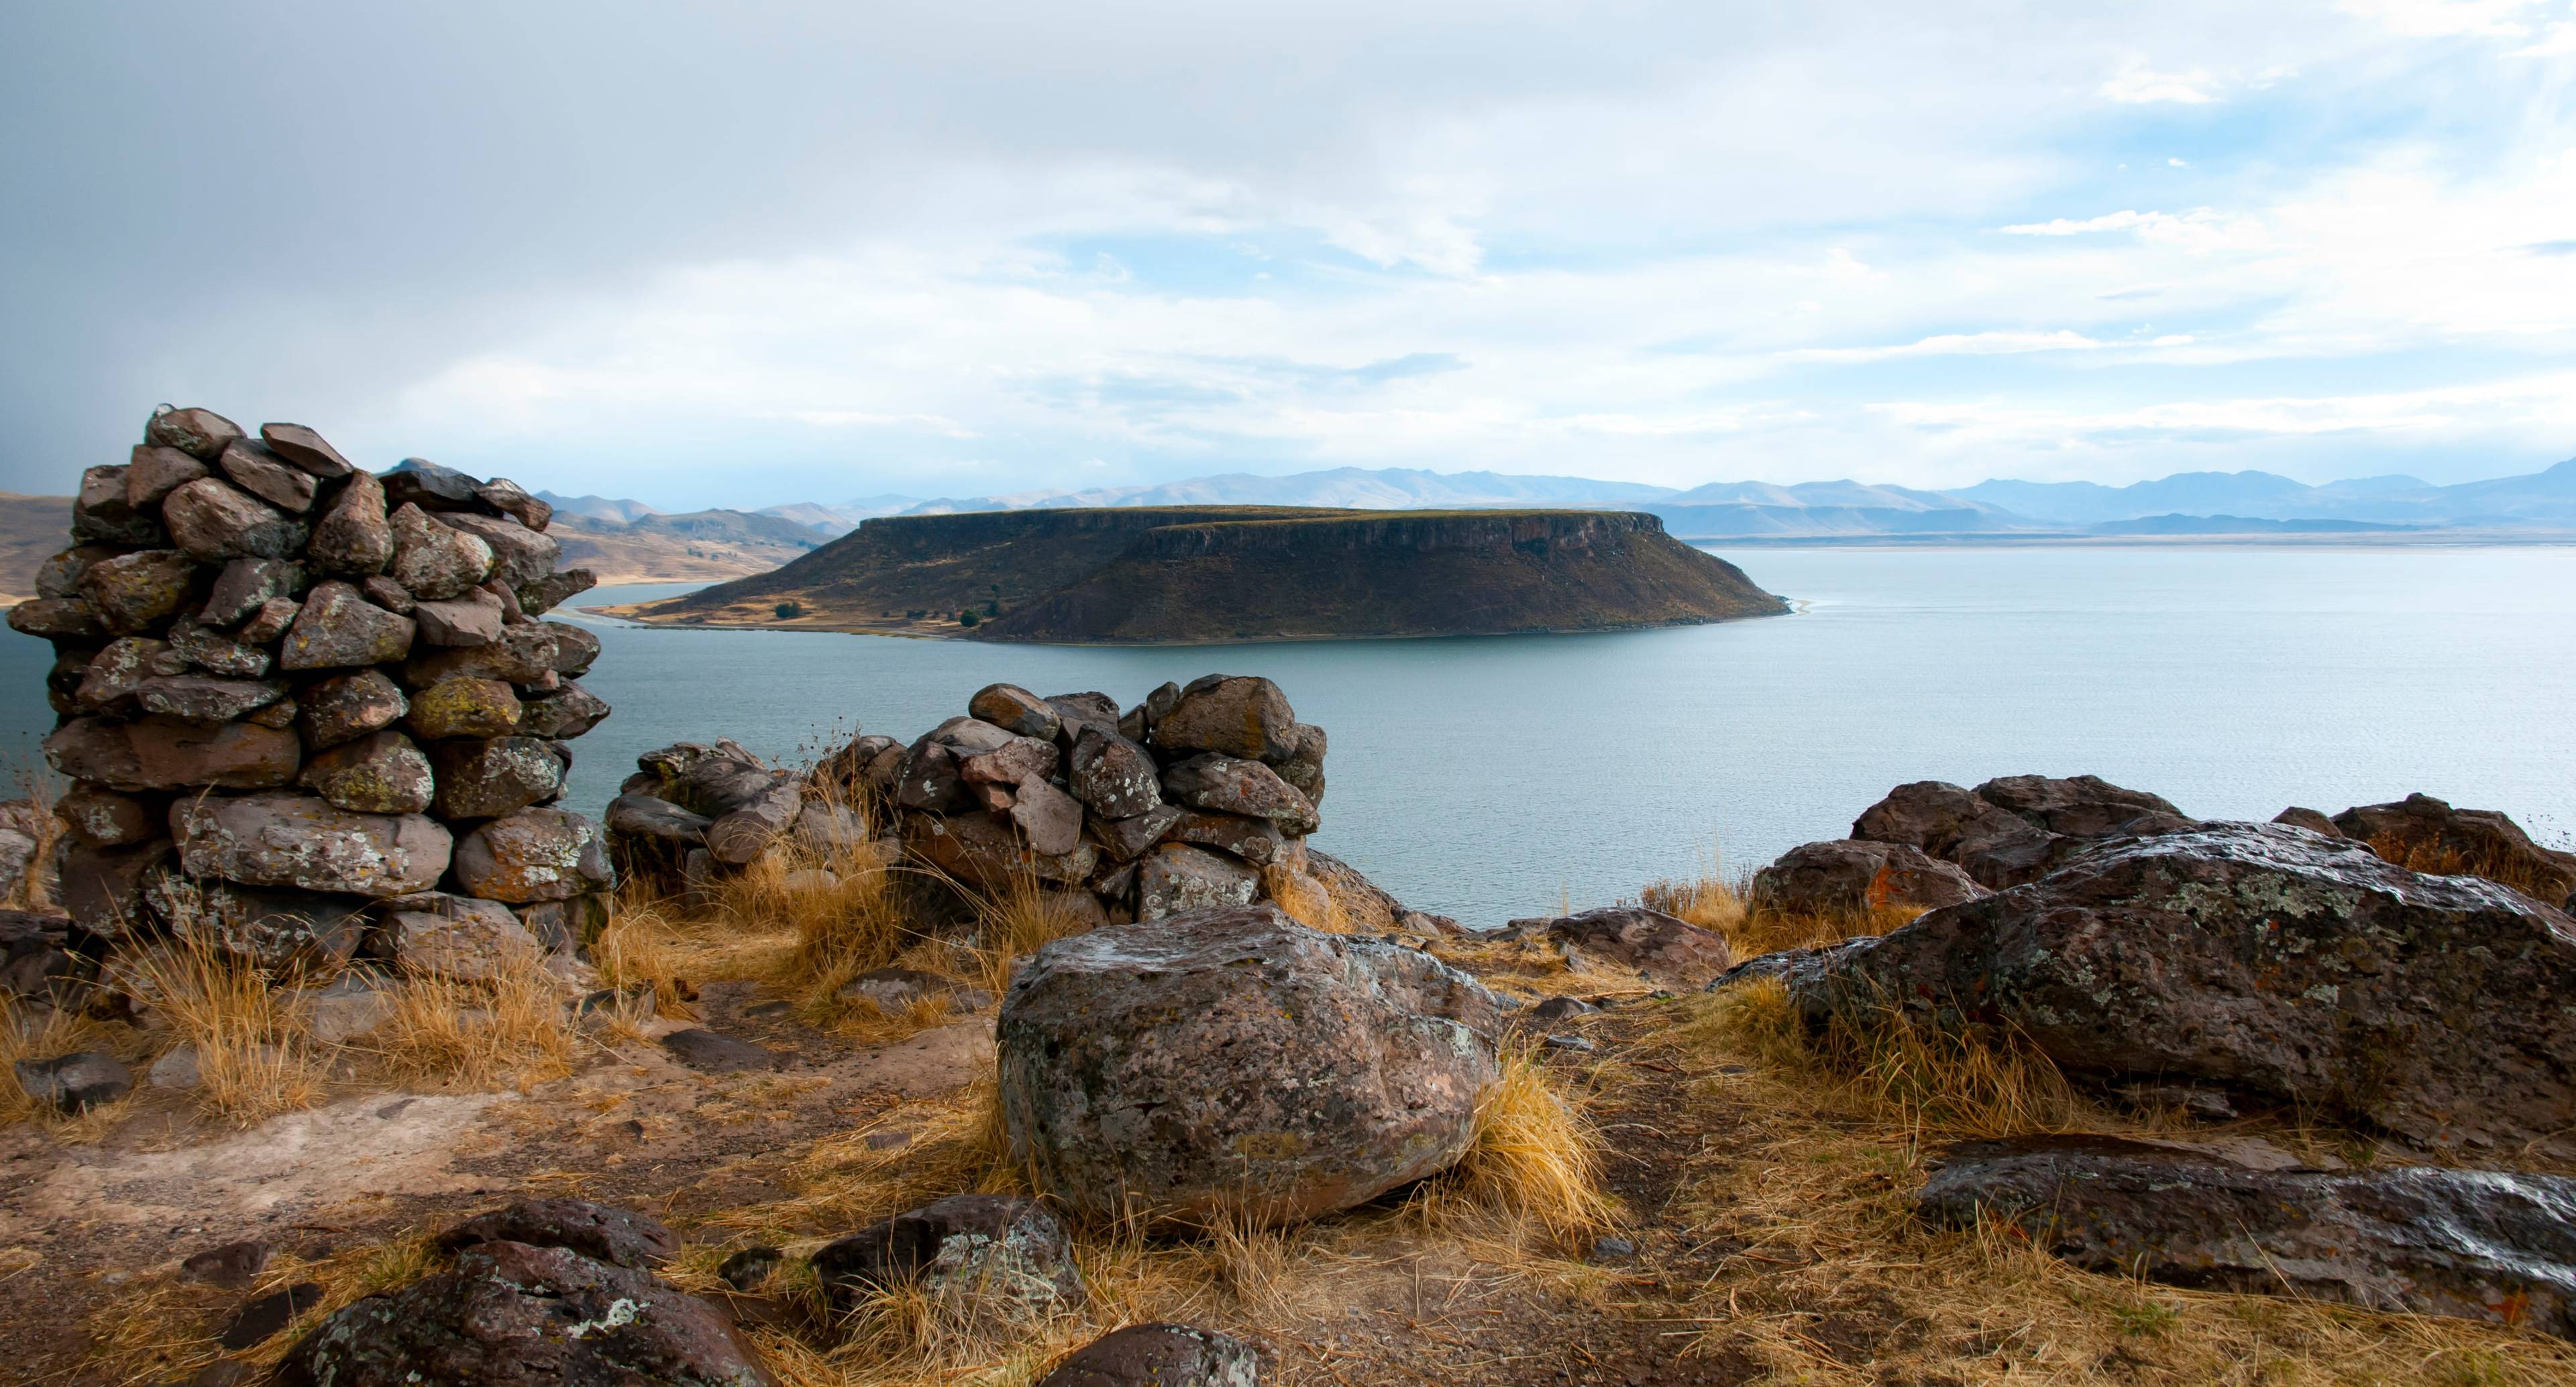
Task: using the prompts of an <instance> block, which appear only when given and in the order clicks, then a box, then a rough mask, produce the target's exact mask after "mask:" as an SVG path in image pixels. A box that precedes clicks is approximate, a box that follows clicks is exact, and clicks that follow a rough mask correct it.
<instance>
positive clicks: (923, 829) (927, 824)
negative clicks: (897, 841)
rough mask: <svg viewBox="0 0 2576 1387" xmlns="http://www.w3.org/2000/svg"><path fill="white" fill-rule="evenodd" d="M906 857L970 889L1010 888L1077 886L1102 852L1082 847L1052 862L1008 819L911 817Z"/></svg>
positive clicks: (907, 820)
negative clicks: (1023, 883) (1020, 884)
mask: <svg viewBox="0 0 2576 1387" xmlns="http://www.w3.org/2000/svg"><path fill="white" fill-rule="evenodd" d="M903 841H904V848H905V850H906V851H908V852H910V853H912V854H913V855H914V856H916V857H918V858H919V859H920V860H921V861H923V862H925V863H928V864H929V865H931V866H933V867H936V868H938V869H939V870H941V871H943V872H946V873H947V874H948V875H949V876H951V877H954V878H955V879H957V880H958V881H960V882H963V883H965V884H966V885H968V886H973V887H978V888H982V889H987V890H989V889H994V888H1000V887H1006V886H1008V885H1009V884H1010V882H1011V880H1012V878H1013V877H1015V876H1028V877H1034V878H1036V879H1037V880H1039V881H1048V882H1063V883H1071V882H1077V881H1081V880H1083V879H1085V878H1087V877H1089V876H1090V875H1091V872H1092V869H1093V868H1094V867H1096V866H1098V865H1099V861H1100V854H1099V850H1098V849H1096V848H1094V847H1092V845H1091V844H1089V843H1087V842H1084V843H1077V844H1076V845H1075V846H1074V849H1073V851H1071V852H1069V853H1065V854H1063V855H1061V856H1051V855H1049V854H1046V853H1041V852H1038V851H1036V850H1035V849H1034V848H1033V847H1031V846H1030V845H1029V844H1028V843H1026V842H1025V841H1024V840H1023V839H1022V837H1021V836H1020V834H1019V832H1018V830H1017V829H1016V828H1015V827H1014V826H1013V825H1012V823H1011V821H1010V820H1009V819H1008V818H1005V817H1000V816H996V815H993V814H984V813H974V814H951V815H947V816H944V817H943V816H941V815H937V814H919V813H914V814H906V815H904V816H903Z"/></svg>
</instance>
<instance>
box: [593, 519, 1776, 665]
mask: <svg viewBox="0 0 2576 1387" xmlns="http://www.w3.org/2000/svg"><path fill="white" fill-rule="evenodd" d="M600 610H603V611H608V612H611V613H613V614H615V615H619V616H624V617H628V618H630V619H633V620H638V621H645V622H652V623H655V624H664V625H684V626H791V627H813V628H821V629H826V630H845V631H865V632H880V633H889V634H905V635H933V636H957V637H965V638H968V639H977V640H994V641H1025V642H1051V643H1079V644H1120V645H1185V644H1194V643H1200V642H1216V641H1270V640H1311V639H1319V638H1334V637H1362V636H1367V637H1391V636H1447V635H1501V634H1509V633H1516V632H1557V631H1607V630H1619V629H1625V628H1634V627H1647V626H1679V625H1692V624H1697V623H1702V622H1712V621H1730V620H1734V619H1736V618H1739V617H1753V616H1774V615H1777V614H1779V613H1781V612H1785V611H1787V610H1788V604H1787V603H1786V602H1785V601H1783V600H1782V599H1781V598H1778V597H1775V596H1773V595H1772V594H1770V593H1767V592H1764V591H1763V590H1762V589H1761V588H1759V587H1757V586H1755V585H1754V583H1753V581H1752V580H1751V579H1749V578H1747V577H1745V576H1744V572H1743V570H1741V569H1739V568H1737V567H1736V566H1735V565H1733V564H1731V563H1728V562H1726V561H1725V560H1723V559H1720V558H1718V557H1716V556H1715V555H1713V554H1709V553H1706V552H1704V551H1702V550H1699V549H1695V548H1692V547H1691V546H1690V545H1687V544H1684V543H1682V542H1681V541H1679V540H1677V539H1674V538H1673V537H1672V536H1671V535H1669V534H1666V533H1665V532H1664V527H1663V522H1662V521H1660V520H1658V519H1656V518H1655V517H1654V516H1651V515H1645V514H1639V513H1634V512H1620V511H1582V510H1467V511H1359V510H1310V509H1302V508H1295V507H1268V506H1199V507H1179V506H1174V507H1121V508H1115V509H1097V510H1026V511H999V512H975V513H970V514H960V515H925V516H890V517H886V518H883V519H877V520H870V521H868V522H867V523H865V524H863V525H861V526H859V528H857V529H856V530H853V531H851V532H850V533H849V534H847V535H844V536H843V537H841V538H840V539H838V540H835V541H833V542H832V543H830V544H827V545H825V546H823V547H822V548H820V549H817V550H815V551H814V552H812V553H810V554H806V555H804V556H802V557H800V558H798V559H795V560H793V561H792V562H790V563H788V564H787V565H786V566H784V567H782V568H779V569H777V570H775V571H773V572H769V573H762V574H756V575H754V576H751V577H747V578H741V579H737V580H735V581H732V582H728V583H720V584H717V585H715V586H713V587H708V588H704V589H701V590H699V591H697V592H693V593H689V594H687V595H685V596H681V597H675V598H671V599H668V600H665V601H661V602H653V603H644V604H638V605H636V606H631V607H619V608H601V609H600Z"/></svg>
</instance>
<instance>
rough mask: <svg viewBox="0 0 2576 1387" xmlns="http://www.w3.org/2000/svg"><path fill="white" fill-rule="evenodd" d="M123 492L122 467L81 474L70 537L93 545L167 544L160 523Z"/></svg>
mask: <svg viewBox="0 0 2576 1387" xmlns="http://www.w3.org/2000/svg"><path fill="white" fill-rule="evenodd" d="M125 493H126V469H125V468H123V467H93V468H90V469H89V470H87V471H85V472H83V473H81V484H80V491H79V492H78V493H77V494H75V495H74V496H73V497H72V538H73V539H74V540H76V541H80V542H84V543H97V544H132V545H163V544H168V543H169V542H170V532H169V531H168V530H166V529H164V528H163V527H162V522H161V520H160V519H159V518H157V517H155V516H154V515H153V514H152V512H150V511H148V510H143V509H140V508H138V507H136V506H135V505H134V504H133V503H132V502H130V501H128V500H127V499H126V496H125ZM183 547H184V546H183Z"/></svg>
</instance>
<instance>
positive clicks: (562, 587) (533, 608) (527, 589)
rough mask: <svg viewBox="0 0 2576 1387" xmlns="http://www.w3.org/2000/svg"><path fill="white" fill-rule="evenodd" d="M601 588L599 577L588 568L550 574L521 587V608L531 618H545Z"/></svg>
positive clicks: (569, 569) (568, 569)
mask: <svg viewBox="0 0 2576 1387" xmlns="http://www.w3.org/2000/svg"><path fill="white" fill-rule="evenodd" d="M597 586H599V575H598V574H596V573H593V572H591V571H590V570H589V569H587V568H567V569H565V570H563V571H562V572H560V573H549V574H547V575H546V576H545V577H542V578H539V579H537V580H536V581H535V582H533V583H523V584H521V585H520V587H519V607H520V609H521V610H523V611H525V612H526V613H527V614H528V615H530V616H543V615H544V614H546V613H547V612H550V611H553V610H554V609H555V608H557V607H559V606H562V605H563V604H564V603H565V602H567V601H569V600H571V599H572V598H573V597H575V596H577V595H579V594H581V593H585V592H588V591H590V590H591V589H592V588H595V587H597Z"/></svg>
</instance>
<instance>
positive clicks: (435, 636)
mask: <svg viewBox="0 0 2576 1387" xmlns="http://www.w3.org/2000/svg"><path fill="white" fill-rule="evenodd" d="M503 615H504V613H503V612H502V610H501V599H500V598H497V597H494V596H493V595H492V594H490V593H488V592H485V591H483V590H482V589H481V588H476V589H475V590H474V591H472V592H469V593H466V594H465V595H464V596H462V597H451V598H448V599H447V600H445V601H441V602H429V601H418V602H414V603H413V604H412V609H411V619H412V620H413V621H415V622H417V623H419V625H420V638H421V639H422V640H423V641H425V642H427V643H429V644H431V645H490V644H491V643H492V642H494V641H497V640H499V639H501V620H502V617H503Z"/></svg>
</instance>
